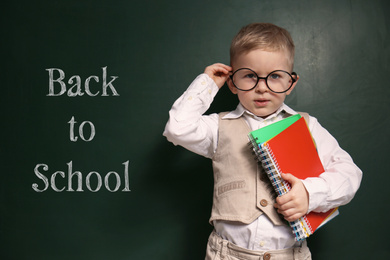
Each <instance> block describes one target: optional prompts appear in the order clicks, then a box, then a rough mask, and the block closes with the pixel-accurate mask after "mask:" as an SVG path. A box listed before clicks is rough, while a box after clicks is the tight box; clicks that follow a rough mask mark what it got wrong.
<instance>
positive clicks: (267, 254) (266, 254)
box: [263, 253, 271, 260]
mask: <svg viewBox="0 0 390 260" xmlns="http://www.w3.org/2000/svg"><path fill="white" fill-rule="evenodd" d="M263 259H264V260H270V259H271V254H270V253H265V254H264V255H263Z"/></svg>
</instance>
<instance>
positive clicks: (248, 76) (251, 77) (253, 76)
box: [244, 73, 257, 79]
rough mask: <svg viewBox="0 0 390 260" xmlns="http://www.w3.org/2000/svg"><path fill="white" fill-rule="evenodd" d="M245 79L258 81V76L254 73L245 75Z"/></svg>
mask: <svg viewBox="0 0 390 260" xmlns="http://www.w3.org/2000/svg"><path fill="white" fill-rule="evenodd" d="M244 78H248V79H256V78H257V76H256V75H255V74H253V73H248V74H245V75H244Z"/></svg>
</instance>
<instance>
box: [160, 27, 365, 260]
mask: <svg viewBox="0 0 390 260" xmlns="http://www.w3.org/2000/svg"><path fill="white" fill-rule="evenodd" d="M293 62H294V43H293V41H292V39H291V36H290V34H289V33H288V32H287V31H286V30H285V29H283V28H280V27H278V26H275V25H273V24H267V23H255V24H250V25H247V26H246V27H244V28H242V29H241V30H240V32H239V33H238V34H237V35H236V36H235V38H234V39H233V41H232V44H231V48H230V63H231V66H227V65H224V64H221V63H216V64H213V65H211V66H208V67H207V68H206V69H205V71H204V73H203V74H201V75H199V76H198V77H197V78H196V79H195V80H194V81H193V82H192V84H191V85H190V87H189V88H188V89H187V91H186V92H185V93H184V94H183V95H182V96H181V97H180V98H179V99H178V100H176V102H175V103H174V104H173V107H172V109H171V110H170V111H169V115H170V117H169V121H168V123H167V125H166V128H165V131H164V136H166V137H167V139H168V140H169V141H170V142H172V143H174V144H175V145H181V146H183V147H185V148H187V149H188V150H190V151H192V152H195V153H197V154H200V155H202V156H205V157H208V158H210V159H212V162H213V170H214V195H213V207H212V212H211V218H210V223H211V224H212V225H213V226H214V231H213V232H212V234H211V235H210V238H209V242H208V245H207V252H206V259H223V258H224V257H227V259H311V254H310V251H309V249H308V248H307V245H306V241H304V242H296V241H295V240H294V235H293V233H292V230H291V228H290V227H289V226H288V225H287V224H286V221H283V219H282V218H284V219H285V220H287V221H293V220H296V219H298V218H299V217H301V216H303V215H305V214H307V213H308V212H311V211H315V212H325V211H327V210H329V209H331V208H334V207H337V206H341V205H344V204H346V203H348V202H349V201H350V200H351V199H352V198H353V196H354V195H355V193H356V191H357V189H358V188H359V185H360V181H361V178H362V172H361V171H360V169H359V168H358V167H357V166H356V165H355V164H354V163H353V161H352V158H351V157H350V156H349V155H348V154H347V153H346V152H345V151H344V150H342V149H341V148H340V147H339V145H338V143H337V141H336V140H335V139H334V138H333V137H332V136H331V135H330V134H329V133H328V132H327V131H326V130H325V129H324V128H323V127H322V126H321V125H320V124H319V123H318V121H317V119H316V118H314V117H311V116H308V115H307V114H306V115H304V117H305V118H306V119H307V121H308V125H309V129H310V131H311V134H312V136H313V138H314V140H315V142H316V145H317V150H318V154H319V157H320V159H321V162H322V164H323V166H324V168H325V172H324V173H322V174H321V175H320V177H318V178H307V179H305V180H300V179H297V178H295V177H294V176H293V175H291V174H289V173H284V174H282V177H283V179H285V180H286V181H288V182H290V184H291V186H292V189H291V191H290V192H289V193H287V194H285V195H283V196H281V197H278V198H276V200H275V199H274V196H273V194H272V191H271V189H270V188H269V183H268V180H267V177H266V175H265V173H264V170H263V169H262V168H261V167H260V166H258V165H257V162H256V161H255V160H254V156H253V154H252V153H251V152H252V151H251V148H250V147H248V137H247V135H248V133H249V132H250V131H253V130H256V129H259V128H261V127H264V126H266V125H268V124H271V123H274V122H277V121H279V120H281V119H283V118H286V117H289V116H291V115H294V114H297V112H295V111H294V110H292V109H291V108H289V107H288V106H287V105H285V104H284V99H285V98H286V96H287V95H289V94H290V93H291V91H292V90H293V89H294V87H295V86H296V84H297V82H298V80H299V76H298V75H296V74H295V73H293V72H292V69H293ZM225 82H226V83H227V85H228V87H229V89H230V90H231V92H232V93H233V94H236V95H237V96H238V99H239V101H240V102H239V104H238V106H237V108H236V109H235V110H234V111H231V112H225V113H220V114H211V115H203V114H204V113H205V112H206V111H207V109H208V108H209V106H210V104H211V103H212V101H213V98H214V96H215V95H216V94H217V92H218V90H219V89H220V88H221V87H222V86H223V85H224V84H225ZM281 216H282V217H281Z"/></svg>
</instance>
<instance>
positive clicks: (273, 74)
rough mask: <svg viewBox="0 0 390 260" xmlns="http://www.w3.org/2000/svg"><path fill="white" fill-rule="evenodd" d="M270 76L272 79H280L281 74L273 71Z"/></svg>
mask: <svg viewBox="0 0 390 260" xmlns="http://www.w3.org/2000/svg"><path fill="white" fill-rule="evenodd" d="M269 78H270V79H279V78H280V75H279V74H276V73H272V74H271V75H269Z"/></svg>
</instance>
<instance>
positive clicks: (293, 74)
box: [229, 68, 297, 94]
mask: <svg viewBox="0 0 390 260" xmlns="http://www.w3.org/2000/svg"><path fill="white" fill-rule="evenodd" d="M240 70H250V71H252V72H253V73H254V74H255V75H256V77H257V81H256V84H255V85H254V86H253V88H251V89H240V88H239V87H237V86H236V84H235V83H234V80H233V76H234V74H236V72H238V71H240ZM278 71H282V72H285V73H287V74H288V75H289V76H290V77H291V80H292V82H291V85H290V87H288V88H287V89H286V90H284V91H273V90H272V89H271V88H270V87H269V86H268V82H267V79H268V77H269V76H270V75H272V74H273V73H275V72H278ZM293 76H295V77H296V76H297V73H295V72H292V73H291V74H290V73H288V72H287V71H285V70H274V71H272V72H270V73H269V74H268V75H267V76H266V77H260V76H259V75H257V73H256V72H254V71H253V70H252V69H250V68H240V69H238V70H236V71H235V72H233V73H232V74H231V75H229V77H230V79H231V80H232V82H233V85H234V86H235V87H236V88H237V89H238V90H241V91H251V90H252V89H254V88H256V86H257V84H259V81H260V80H261V79H264V81H265V85H266V86H267V88H268V89H269V90H271V91H272V92H274V93H277V94H281V93H285V92H287V91H289V90H290V89H291V87H292V86H293V85H294V83H295V82H296V81H297V80H296V79H294V78H293Z"/></svg>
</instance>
